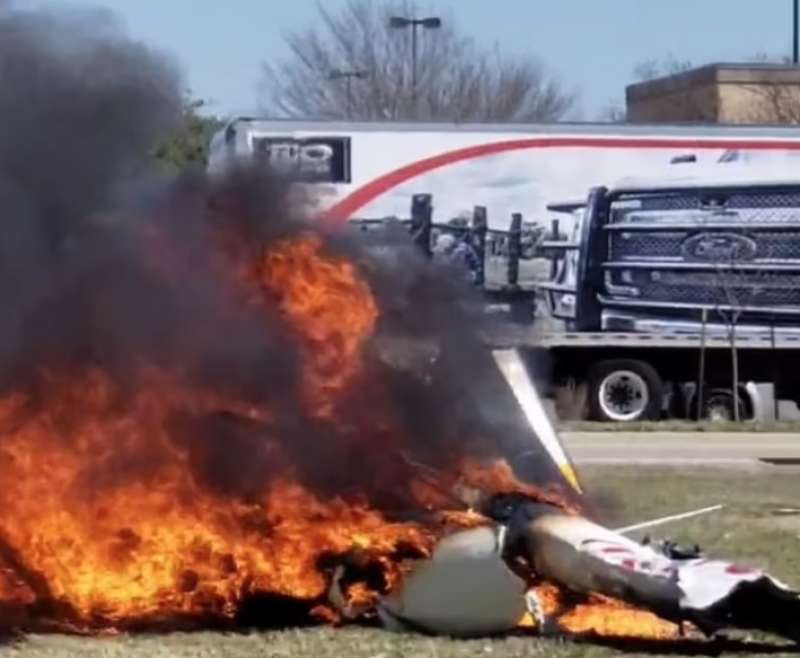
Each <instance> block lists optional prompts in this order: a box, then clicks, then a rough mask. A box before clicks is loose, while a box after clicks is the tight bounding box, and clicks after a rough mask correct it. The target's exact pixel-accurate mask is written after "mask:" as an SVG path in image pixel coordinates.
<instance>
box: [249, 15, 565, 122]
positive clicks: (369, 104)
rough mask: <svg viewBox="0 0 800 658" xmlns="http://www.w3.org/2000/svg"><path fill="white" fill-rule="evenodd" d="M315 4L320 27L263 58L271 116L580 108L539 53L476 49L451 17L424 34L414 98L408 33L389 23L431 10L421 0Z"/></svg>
mask: <svg viewBox="0 0 800 658" xmlns="http://www.w3.org/2000/svg"><path fill="white" fill-rule="evenodd" d="M318 11H319V25H318V26H317V27H315V28H310V29H308V30H305V31H302V32H297V33H294V34H290V35H288V36H287V37H286V42H287V45H288V49H289V53H288V55H287V56H286V57H285V58H283V59H281V60H278V61H275V62H266V63H264V65H263V74H262V77H261V80H260V83H259V93H260V99H261V105H262V109H263V110H265V111H266V112H268V113H270V114H273V115H274V114H277V115H283V116H290V117H303V118H324V119H340V118H353V119H385V120H389V119H410V118H419V119H442V120H452V121H467V120H484V121H505V120H519V121H556V120H558V119H562V118H564V117H565V116H567V115H568V114H569V113H570V112H571V111H573V110H574V109H575V106H576V97H575V95H574V94H573V93H571V92H568V91H565V89H564V88H563V87H562V86H561V84H559V82H558V81H557V80H555V79H554V78H552V77H550V76H549V75H548V74H547V73H546V72H545V69H544V67H543V65H542V64H541V62H540V61H539V60H537V59H536V58H533V57H530V56H520V57H511V56H504V55H503V54H501V52H500V51H499V49H497V48H496V47H495V48H494V49H490V50H486V49H482V48H480V47H478V45H477V44H476V43H475V42H474V40H473V39H471V38H469V37H465V36H463V35H462V34H461V33H460V32H459V30H458V26H457V24H456V21H455V19H454V18H453V17H452V16H445V17H444V18H443V23H442V26H441V27H440V28H439V29H436V30H428V29H420V30H419V32H418V35H417V36H418V55H417V84H416V100H415V98H414V93H413V91H412V48H411V34H410V30H408V29H403V30H399V29H392V28H391V27H390V26H389V17H390V16H394V15H397V16H406V17H412V16H415V17H424V16H428V15H430V12H429V11H428V10H427V8H423V7H421V6H420V5H419V4H417V3H416V2H415V1H414V0H349V2H348V3H347V4H346V5H345V7H344V8H343V9H342V10H341V11H339V12H337V13H334V12H332V11H331V10H329V9H327V8H324V7H323V6H322V3H321V2H320V3H319V4H318ZM336 71H339V72H340V73H341V75H340V76H339V77H336V76H332V73H334V72H336ZM356 73H358V74H359V76H358V77H356V75H355V74H356ZM347 74H352V75H349V76H348V75H347Z"/></svg>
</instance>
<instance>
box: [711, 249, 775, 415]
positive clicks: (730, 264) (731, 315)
mask: <svg viewBox="0 0 800 658" xmlns="http://www.w3.org/2000/svg"><path fill="white" fill-rule="evenodd" d="M739 259H740V254H739V253H738V252H737V251H736V248H735V247H734V248H732V249H731V253H730V258H729V259H728V260H727V262H718V263H717V264H716V270H715V271H716V278H717V285H718V286H719V288H720V289H721V290H722V291H723V293H724V296H725V304H724V305H719V306H718V307H717V308H716V311H717V313H718V315H719V316H720V317H721V318H722V320H723V322H724V323H725V326H726V327H727V330H728V340H729V341H730V346H731V380H732V381H731V384H732V386H731V392H732V394H733V415H734V420H735V421H737V422H738V421H739V420H740V418H739V350H738V346H737V343H736V338H737V334H736V331H737V327H738V325H739V320H740V319H741V317H742V314H743V313H744V311H745V309H746V308H748V307H750V306H755V305H756V304H757V302H758V298H759V297H760V296H761V295H762V294H763V292H764V290H765V288H766V286H767V284H768V278H769V276H770V275H769V273H768V271H767V270H759V271H758V272H756V273H751V274H749V275H748V273H746V271H745V270H744V269H743V268H741V267H738V261H739Z"/></svg>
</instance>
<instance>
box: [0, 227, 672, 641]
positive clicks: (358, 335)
mask: <svg viewBox="0 0 800 658" xmlns="http://www.w3.org/2000/svg"><path fill="white" fill-rule="evenodd" d="M245 251H247V250H245ZM239 255H241V253H240V254H239ZM165 270H167V271H169V267H166V268H165ZM244 272H245V273H244V275H243V276H242V285H243V288H244V290H245V291H247V292H245V296H246V295H248V294H249V295H250V297H249V298H248V301H249V302H251V303H253V304H262V305H268V304H269V303H270V301H271V302H272V303H273V304H275V303H277V306H278V308H279V310H280V311H281V312H282V314H283V316H284V318H285V320H286V322H287V324H288V325H289V326H290V327H291V328H292V330H293V331H294V332H295V333H296V335H297V337H298V338H299V339H300V341H301V342H302V344H303V354H302V356H303V359H302V380H303V381H302V385H303V391H302V394H303V397H304V401H305V404H306V406H307V408H308V409H309V411H310V415H312V416H313V417H315V418H316V419H317V420H319V421H320V422H321V423H328V424H329V425H331V426H333V425H336V424H337V423H339V422H340V419H339V418H337V403H338V402H339V401H340V400H341V399H342V398H343V397H344V396H346V394H347V392H348V389H349V388H350V387H352V386H354V385H355V383H356V382H358V380H359V377H360V376H361V375H363V371H364V363H363V348H364V344H365V341H367V339H368V338H369V337H370V336H371V335H372V333H373V332H374V329H375V326H376V323H377V320H378V308H377V305H376V303H375V300H374V299H373V297H372V294H371V292H370V289H369V287H368V286H367V284H366V283H365V282H364V281H363V280H362V279H361V278H360V277H359V274H358V271H357V270H356V268H355V266H354V265H353V264H352V263H350V262H348V261H347V260H346V259H344V258H340V257H336V256H333V255H331V254H329V253H327V252H326V250H325V247H324V244H323V242H322V241H321V239H320V238H319V237H317V236H314V235H304V236H301V237H299V238H294V239H287V240H283V241H281V242H279V243H277V244H275V245H273V246H272V247H271V248H270V249H269V250H267V251H265V252H264V253H262V254H260V255H259V256H258V258H257V259H256V261H255V262H250V263H248V264H247V266H246V267H245V268H244ZM165 276H166V275H165ZM231 340H235V337H231ZM222 384H224V382H223V383H222ZM223 391H224V387H223V386H220V387H219V390H209V389H207V388H198V386H197V385H193V384H190V383H188V382H187V381H186V379H185V378H184V377H183V376H182V375H181V374H180V373H178V372H166V371H165V370H164V369H161V368H155V367H142V368H141V369H140V371H139V372H138V373H137V374H136V376H135V378H134V379H133V380H132V381H127V382H126V383H125V386H122V385H121V384H120V383H119V382H118V381H117V380H116V379H115V378H114V377H112V376H111V374H109V373H108V372H105V371H103V370H102V369H99V368H97V367H90V366H88V365H87V366H86V367H83V368H81V369H78V370H76V371H70V372H65V371H63V370H60V369H52V370H50V371H47V372H43V373H39V377H38V379H37V385H36V387H35V388H32V389H31V390H26V391H25V392H16V393H11V394H7V395H6V396H5V397H3V398H0V506H2V509H3V514H2V520H0V604H3V605H5V604H6V603H8V604H9V605H10V604H16V605H18V606H19V608H20V609H26V606H32V608H35V609H36V610H38V614H41V615H44V616H45V617H46V618H47V619H48V620H52V619H53V618H54V619H55V620H56V621H58V620H61V621H63V622H64V625H62V627H61V628H64V627H69V628H75V627H77V626H84V627H89V628H99V627H104V626H112V627H113V626H117V625H120V624H122V623H124V622H127V621H131V620H141V619H148V618H154V617H158V618H164V617H166V618H169V617H170V616H179V615H190V616H191V615H195V616H198V617H199V616H205V617H208V616H211V617H215V618H221V619H230V618H232V617H234V616H235V615H236V614H237V611H239V610H240V608H241V606H242V604H243V602H244V601H245V600H246V599H247V598H248V597H249V596H251V595H254V594H257V593H270V594H277V595H285V596H290V597H293V598H296V599H302V600H305V601H308V602H309V612H310V614H313V615H315V616H316V617H317V618H319V619H325V620H327V621H330V622H335V621H337V620H338V619H339V616H338V614H336V613H335V612H333V611H332V610H331V609H330V608H328V607H326V606H325V604H324V601H325V594H326V592H327V590H328V587H329V585H330V579H331V576H330V574H329V573H328V572H327V571H326V567H324V566H323V564H322V563H323V558H324V557H326V556H330V555H333V556H344V555H347V554H360V555H364V556H367V558H368V559H369V560H370V561H371V563H372V564H374V565H377V567H378V568H379V570H380V572H381V576H382V579H383V583H384V584H383V588H384V589H391V588H392V587H394V586H395V585H396V584H397V583H398V582H399V580H400V579H401V578H402V576H403V574H404V572H405V570H406V569H407V564H405V562H404V561H403V560H402V559H401V557H400V556H401V555H402V554H403V551H404V550H406V549H407V548H408V547H411V548H413V551H414V554H415V555H428V554H430V552H431V550H432V547H433V546H434V544H435V542H436V541H437V539H438V538H439V537H440V536H441V535H442V534H443V533H445V532H447V529H448V528H449V527H452V526H456V527H472V526H475V525H481V524H484V523H486V522H487V520H486V519H485V518H483V517H482V516H480V515H479V514H477V513H475V512H471V511H448V510H447V509H445V508H446V507H447V506H448V505H449V504H450V503H451V502H452V499H448V498H447V496H442V492H441V490H439V491H438V493H437V492H436V491H432V490H431V487H430V481H427V482H426V481H425V478H422V477H420V478H416V479H415V478H414V477H413V469H411V470H409V473H410V475H409V479H410V481H409V482H406V483H405V486H406V488H407V489H408V491H409V492H410V493H409V497H410V498H412V499H414V500H416V501H417V503H418V506H419V510H417V511H422V510H428V511H430V510H431V509H435V510H438V511H439V512H440V514H439V515H438V518H437V520H436V522H435V523H434V522H426V523H422V522H421V521H420V522H407V521H406V522H391V521H389V520H388V519H387V518H386V517H385V516H384V515H383V514H381V513H380V512H379V511H377V510H376V509H374V508H372V507H370V505H369V504H368V502H367V500H366V499H365V498H364V497H361V498H359V497H358V496H354V495H348V496H347V497H345V496H332V497H330V496H329V497H322V496H321V495H320V494H318V493H315V492H314V491H312V490H311V489H310V488H308V486H307V485H306V486H304V485H303V484H302V483H303V478H302V477H301V474H300V473H299V472H298V468H297V465H296V464H294V463H293V462H292V461H291V458H290V456H289V455H288V454H287V450H286V445H287V441H290V440H291V437H284V436H279V435H277V432H278V430H277V429H276V428H275V426H274V424H273V420H274V415H275V414H274V412H275V410H274V409H270V408H268V407H266V406H255V405H253V404H250V403H247V402H245V401H243V400H240V399H237V398H236V397H235V396H234V395H232V394H229V393H225V392H223ZM220 413H225V414H228V415H230V416H231V417H232V418H234V419H235V420H236V422H248V423H251V424H252V428H251V431H252V432H253V434H254V437H255V440H254V441H253V443H252V450H253V455H252V457H253V460H261V461H264V462H265V463H269V465H270V473H271V476H270V477H268V478H265V480H264V481H263V482H258V483H257V486H255V487H252V488H251V489H250V490H249V492H248V494H247V495H246V496H245V495H240V496H234V495H230V494H229V493H226V492H224V491H218V490H216V489H214V488H213V487H211V486H209V483H208V482H206V481H204V479H203V478H202V477H201V476H200V473H201V472H202V468H198V464H197V463H196V460H197V451H196V446H197V444H198V442H199V441H200V437H199V436H198V435H197V434H196V433H195V431H194V430H192V428H191V427H188V428H187V427H184V426H181V425H180V423H179V422H176V419H181V418H205V417H212V416H214V415H215V414H220ZM386 422H390V421H386ZM390 430H391V428H390ZM389 433H391V432H389ZM332 436H335V434H333V435H332ZM359 447H360V444H359ZM384 447H385V446H380V445H373V446H366V447H365V448H364V449H370V450H382V449H383V448H384ZM216 449H217V452H215V453H213V454H212V459H213V458H214V455H216V454H218V453H219V454H222V453H224V446H222V447H220V446H217V447H216ZM342 454H343V455H345V457H343V458H342V464H341V468H350V467H351V466H353V465H351V464H350V463H349V461H347V456H349V454H350V453H349V452H347V451H345V450H343V451H342ZM200 466H202V464H200ZM353 479H354V480H358V473H354V478H353ZM435 479H436V481H437V482H438V485H437V486H438V487H439V488H440V489H442V488H443V489H453V490H457V489H458V487H459V486H465V487H467V488H469V487H472V488H475V489H480V490H483V491H489V492H493V493H500V492H513V491H518V492H522V493H526V494H528V495H531V496H534V497H536V498H538V499H539V500H543V501H544V502H549V503H552V504H557V505H559V506H561V507H564V508H569V505H568V503H567V501H566V500H564V499H562V498H561V497H560V496H559V495H558V493H557V492H550V491H539V490H538V489H536V488H535V487H530V486H527V485H522V484H521V483H520V482H519V481H517V479H516V478H515V476H514V475H513V473H512V471H511V469H510V467H509V466H508V464H507V463H505V462H503V461H497V462H494V463H490V464H488V465H487V464H483V463H480V462H478V461H475V460H465V461H463V462H462V463H459V464H456V465H455V466H454V467H453V469H452V470H451V471H450V472H446V473H445V472H442V473H436V474H435ZM348 493H349V492H348ZM431 518H433V516H431ZM377 589H378V586H376V585H374V584H373V585H370V584H368V583H367V582H361V581H358V582H353V583H350V584H348V585H347V586H346V587H345V588H344V591H343V594H344V595H345V597H346V598H347V599H348V601H349V602H350V603H351V604H353V605H354V606H356V607H358V606H369V605H371V604H374V602H375V601H376V599H377V596H378V591H377ZM553 596H555V594H553ZM554 600H555V599H554ZM37 606H38V607H37ZM603 606H605V608H603ZM609 606H610V604H609V602H607V601H602V602H600V603H596V604H593V605H592V606H590V609H584V608H580V607H579V608H575V609H574V610H573V611H572V612H570V613H569V614H568V615H566V616H564V617H562V618H561V621H562V622H563V623H564V624H565V625H566V626H567V627H571V628H573V629H577V630H575V632H584V629H594V630H597V629H598V628H599V629H601V630H600V631H598V632H607V631H608V624H607V622H605V621H602V620H603V619H605V617H603V615H602V610H603V609H610V608H609ZM312 607H313V612H312ZM615 609H616V610H619V607H617V608H615ZM9 614H10V613H9ZM625 614H626V615H627V616H628V617H630V616H631V615H632V614H633V612H631V611H628V610H626V611H625ZM598 615H600V617H598ZM9 619H10V617H9ZM598 619H599V621H598ZM264 621H265V622H268V621H269V620H264ZM14 623H20V624H22V625H25V623H26V621H25V618H24V616H21V617H19V619H17V620H16V621H15V622H14ZM603 624H606V625H605V626H604V625H603ZM659 628H660V627H658V626H651V627H645V625H644V624H642V625H641V629H640V630H642V632H647V633H654V632H660V631H659Z"/></svg>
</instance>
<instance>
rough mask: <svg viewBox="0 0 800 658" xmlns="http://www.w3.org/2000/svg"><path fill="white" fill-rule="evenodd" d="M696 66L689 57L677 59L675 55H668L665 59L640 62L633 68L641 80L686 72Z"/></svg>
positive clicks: (636, 77) (636, 76) (634, 73)
mask: <svg viewBox="0 0 800 658" xmlns="http://www.w3.org/2000/svg"><path fill="white" fill-rule="evenodd" d="M693 68H694V64H693V63H692V62H691V61H690V60H688V59H677V58H676V57H675V56H674V55H667V57H665V58H664V59H648V60H645V61H643V62H639V63H638V64H637V65H636V66H635V67H634V69H633V77H634V79H635V80H638V81H639V82H646V81H647V80H655V79H656V78H663V77H665V76H668V75H676V74H678V73H685V72H686V71H690V70H691V69H693Z"/></svg>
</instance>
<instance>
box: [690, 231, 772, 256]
mask: <svg viewBox="0 0 800 658" xmlns="http://www.w3.org/2000/svg"><path fill="white" fill-rule="evenodd" d="M681 252H682V253H683V256H684V258H686V259H687V260H695V261H704V262H711V263H729V262H731V261H742V260H753V259H754V258H755V257H756V253H758V244H757V243H756V241H755V240H753V239H751V238H748V237H746V236H744V235H739V234H738V233H698V234H696V235H693V236H691V237H689V238H687V239H686V240H684V241H683V243H682V244H681Z"/></svg>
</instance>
